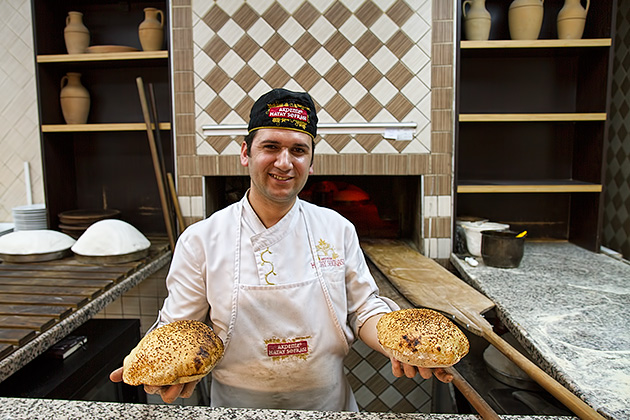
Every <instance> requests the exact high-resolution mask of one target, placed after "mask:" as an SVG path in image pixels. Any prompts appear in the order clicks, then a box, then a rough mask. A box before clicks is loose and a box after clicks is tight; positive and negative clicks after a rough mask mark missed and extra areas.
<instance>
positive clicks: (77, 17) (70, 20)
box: [63, 12, 90, 54]
mask: <svg viewBox="0 0 630 420" xmlns="http://www.w3.org/2000/svg"><path fill="white" fill-rule="evenodd" d="M63 38H64V40H65V41H66V50H67V51H68V54H81V53H84V52H85V50H86V49H87V47H89V46H90V31H89V30H88V28H86V27H85V25H84V24H83V13H81V12H68V16H67V17H66V27H65V28H64V30H63Z"/></svg>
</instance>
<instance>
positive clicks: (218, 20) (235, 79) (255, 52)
mask: <svg viewBox="0 0 630 420" xmlns="http://www.w3.org/2000/svg"><path fill="white" fill-rule="evenodd" d="M424 3H429V5H424ZM430 3H431V0H415V1H413V2H410V3H408V2H407V1H405V0H344V1H317V2H315V1H305V2H291V1H288V0H283V1H271V0H267V1H265V0H259V1H254V2H246V1H244V0H240V1H232V2H227V1H223V2H216V3H215V5H214V6H212V7H209V8H203V7H201V6H193V9H192V10H193V14H197V13H201V15H196V16H194V17H193V21H194V22H196V25H195V26H196V28H195V31H194V32H193V42H194V43H195V47H196V48H199V51H200V54H204V55H207V57H208V60H206V61H203V60H201V59H200V58H198V57H196V58H195V68H194V71H195V73H196V75H197V77H198V78H199V79H201V80H203V81H205V86H206V87H209V88H210V89H211V90H213V91H214V92H215V93H216V95H214V96H212V95H208V94H207V92H206V93H205V94H203V95H201V96H199V95H195V100H196V102H197V108H198V109H200V110H201V112H202V113H205V114H207V118H206V120H207V119H208V118H209V119H210V120H211V121H212V123H215V124H221V123H223V122H227V121H228V119H229V120H235V119H239V118H240V119H243V120H244V121H246V120H247V113H246V112H245V109H246V106H247V105H248V104H249V103H250V101H251V100H254V99H256V98H257V97H258V95H259V93H260V89H258V87H260V82H264V85H265V86H269V87H285V86H287V87H288V86H291V87H293V88H295V89H301V90H306V91H308V92H310V93H311V95H312V96H313V99H314V100H315V102H316V104H317V106H318V108H319V110H320V116H321V118H320V120H321V121H322V122H365V121H374V122H389V121H404V120H405V118H408V117H413V118H418V119H420V120H421V122H422V123H423V125H424V122H425V121H430V117H431V116H430V110H427V109H426V107H425V106H424V104H426V101H425V97H426V96H427V95H429V89H428V88H426V86H431V72H430V71H427V70H426V69H425V67H427V66H429V67H430V57H431V47H430V45H431V44H430V43H429V44H427V45H428V47H427V46H425V44H424V43H423V42H425V41H426V37H429V39H430V33H431V32H430V25H429V24H428V23H427V22H431V14H430V13H431V7H430ZM199 25H205V26H207V29H206V30H202V29H200V28H198V27H197V26H199ZM197 36H199V38H197ZM198 39H199V41H198ZM198 42H199V44H198ZM198 63H199V64H201V66H197V64H198ZM418 79H420V80H421V81H422V82H423V83H420V84H419V83H418V82H417V80H418ZM230 82H232V84H230ZM206 87H204V89H205V88H206ZM416 87H420V90H419V91H418V90H417V89H415V88H416ZM197 89H199V88H197ZM256 89H258V90H257V91H256V92H255V90H256ZM232 95H233V96H232ZM245 97H247V98H249V99H248V101H247V102H244V101H243V98H245ZM203 98H205V101H206V102H201V100H202V99H203ZM237 107H238V109H237ZM197 118H198V119H199V118H200V116H198V117H197ZM209 142H210V140H208V141H206V143H209ZM224 142H225V140H224V139H223V140H221V141H216V142H212V143H213V144H216V146H217V147H218V148H220V149H221V150H216V149H215V150H216V151H217V152H218V153H219V154H226V153H231V152H230V151H233V150H236V148H232V147H227V146H226V145H225V144H224ZM416 142H417V143H418V144H420V139H414V140H413V141H411V143H412V144H413V143H416ZM409 143H410V142H398V143H397V142H389V141H385V142H383V139H382V137H381V138H380V139H376V138H374V137H373V136H367V137H366V136H350V135H344V136H338V137H332V138H330V136H329V138H327V139H326V143H325V144H326V145H327V146H328V147H329V149H328V151H330V150H334V151H336V153H351V152H355V153H371V152H373V151H374V152H375V153H396V154H399V153H408V152H409V151H414V150H421V151H422V152H423V153H424V152H426V151H427V150H426V147H423V146H422V147H421V146H415V147H412V144H409ZM210 145H211V146H212V147H214V146H213V145H212V144H210ZM198 152H200V150H198Z"/></svg>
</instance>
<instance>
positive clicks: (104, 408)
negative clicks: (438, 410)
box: [0, 398, 569, 420]
mask: <svg viewBox="0 0 630 420" xmlns="http://www.w3.org/2000/svg"><path fill="white" fill-rule="evenodd" d="M51 413H54V416H53V415H52V414H51ZM53 417H54V418H58V419H87V418H89V419H94V420H100V419H117V420H125V419H134V420H135V419H152V420H160V419H180V420H184V419H195V420H219V419H221V420H228V419H232V420H245V419H248V420H281V419H293V420H316V419H328V420H479V419H480V417H479V416H476V415H470V414H467V415H461V414H415V413H401V414H394V413H348V412H325V411H287V410H251V409H244V408H243V409H240V408H218V407H216V408H213V407H193V406H178V405H149V404H122V403H97V402H85V401H66V400H44V399H26V398H0V419H15V420H18V419H29V420H31V419H32V420H37V419H42V420H43V419H45V420H48V419H50V418H53ZM501 418H502V419H504V420H553V419H555V420H557V419H558V417H548V416H501ZM567 418H568V419H569V417H567Z"/></svg>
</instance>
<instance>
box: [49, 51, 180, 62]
mask: <svg viewBox="0 0 630 420" xmlns="http://www.w3.org/2000/svg"><path fill="white" fill-rule="evenodd" d="M159 58H168V51H166V50H163V51H131V52H120V53H85V54H46V55H38V56H37V62H38V63H76V62H79V61H119V60H153V59H159Z"/></svg>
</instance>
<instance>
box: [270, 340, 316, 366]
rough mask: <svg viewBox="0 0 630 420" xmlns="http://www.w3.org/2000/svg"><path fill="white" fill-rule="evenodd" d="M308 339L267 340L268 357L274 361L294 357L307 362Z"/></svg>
mask: <svg viewBox="0 0 630 420" xmlns="http://www.w3.org/2000/svg"><path fill="white" fill-rule="evenodd" d="M309 338H311V337H310V336H308V337H295V338H291V339H280V338H275V337H274V338H271V339H267V340H265V345H266V346H267V356H269V357H271V358H272V359H274V360H280V359H286V358H289V357H294V358H298V359H303V360H306V358H307V356H308V339H309Z"/></svg>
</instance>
